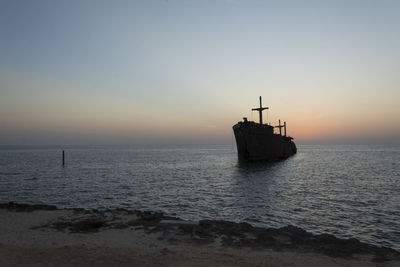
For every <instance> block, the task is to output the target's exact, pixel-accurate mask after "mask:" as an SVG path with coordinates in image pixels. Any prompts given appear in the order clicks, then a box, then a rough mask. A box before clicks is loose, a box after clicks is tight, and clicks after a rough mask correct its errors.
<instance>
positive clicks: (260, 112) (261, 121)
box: [251, 96, 268, 124]
mask: <svg viewBox="0 0 400 267" xmlns="http://www.w3.org/2000/svg"><path fill="white" fill-rule="evenodd" d="M264 109H268V107H264V108H263V106H262V104H261V96H260V107H259V108H253V109H251V110H257V111H258V113H259V114H260V124H263V120H262V111H263V110H264Z"/></svg>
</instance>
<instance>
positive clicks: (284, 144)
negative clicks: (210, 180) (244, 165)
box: [232, 96, 297, 161]
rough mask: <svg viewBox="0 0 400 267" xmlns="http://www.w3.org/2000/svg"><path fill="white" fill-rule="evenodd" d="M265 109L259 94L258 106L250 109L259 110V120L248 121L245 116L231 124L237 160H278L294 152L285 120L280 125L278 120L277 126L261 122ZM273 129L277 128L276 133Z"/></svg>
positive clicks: (293, 145)
mask: <svg viewBox="0 0 400 267" xmlns="http://www.w3.org/2000/svg"><path fill="white" fill-rule="evenodd" d="M265 109H268V107H263V106H262V100H261V96H260V107H259V108H253V109H252V110H253V111H258V112H259V117H260V122H259V123H256V122H254V121H248V120H247V118H246V117H245V118H243V121H240V122H238V123H237V124H235V125H233V127H232V128H233V132H234V134H235V139H236V147H237V152H238V157H239V160H243V161H268V160H280V159H285V158H288V157H290V156H292V155H294V154H296V152H297V148H296V145H295V143H294V142H293V137H290V136H287V135H286V121H285V122H284V123H283V125H281V120H279V124H278V125H277V126H272V125H271V124H263V117H262V112H263V110H265ZM282 128H283V133H282ZM274 129H278V130H277V133H275V132H274Z"/></svg>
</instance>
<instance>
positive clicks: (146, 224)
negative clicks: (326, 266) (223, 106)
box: [0, 202, 400, 263]
mask: <svg viewBox="0 0 400 267" xmlns="http://www.w3.org/2000/svg"><path fill="white" fill-rule="evenodd" d="M1 209H2V210H7V211H9V212H34V211H60V210H68V211H71V212H72V213H71V214H70V215H68V216H59V217H56V218H54V219H52V220H50V221H47V222H46V223H42V224H40V225H34V226H32V227H31V230H43V229H53V230H57V231H60V232H64V233H65V232H66V233H70V234H74V233H80V234H90V233H96V232H101V231H105V230H108V229H126V230H138V229H141V230H143V231H144V232H145V233H147V234H154V233H164V232H165V227H164V226H162V225H160V221H161V220H180V219H179V218H176V217H170V216H165V215H164V214H162V213H158V212H149V211H130V210H125V209H115V210H105V211H99V210H85V209H58V208H57V207H56V206H51V205H41V204H40V205H30V204H19V203H13V202H9V203H3V204H1V203H0V210H1ZM175 234H176V235H178V236H190V235H191V234H192V229H191V228H190V227H184V226H177V227H176V233H175ZM160 236H161V235H160ZM159 239H162V237H160V238H159ZM167 241H168V242H170V243H174V242H177V239H176V238H174V237H171V236H169V237H168V238H167ZM217 241H219V242H220V244H221V245H222V246H223V247H227V248H250V249H256V250H257V249H272V250H275V251H296V252H305V253H308V252H311V253H319V254H323V255H327V256H329V257H338V258H352V257H353V256H354V255H370V256H372V257H370V259H371V261H372V262H375V263H381V262H388V261H400V252H398V251H396V250H394V249H391V248H387V247H378V246H375V245H370V244H366V243H363V242H360V241H358V240H357V239H354V238H350V239H341V238H337V237H335V236H333V235H330V234H320V235H315V234H312V233H309V232H306V231H305V230H303V229H301V228H298V227H295V226H290V225H289V226H286V227H282V228H278V229H275V228H261V227H254V226H252V225H250V224H248V223H235V222H229V221H222V220H202V221H199V225H198V226H196V227H195V229H194V237H193V238H190V239H187V241H185V242H191V243H195V244H196V245H197V244H198V245H200V246H201V245H207V244H212V243H214V242H217Z"/></svg>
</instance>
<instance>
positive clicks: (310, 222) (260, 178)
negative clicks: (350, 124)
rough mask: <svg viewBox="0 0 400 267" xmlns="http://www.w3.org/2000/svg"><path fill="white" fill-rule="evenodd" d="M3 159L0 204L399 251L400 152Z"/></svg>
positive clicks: (308, 149)
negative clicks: (235, 227)
mask: <svg viewBox="0 0 400 267" xmlns="http://www.w3.org/2000/svg"><path fill="white" fill-rule="evenodd" d="M60 157H61V154H60V150H59V149H54V148H51V149H49V148H42V149H40V148H35V149H27V148H26V149H22V148H19V149H2V150H0V201H1V202H5V201H19V202H28V203H37V202H43V203H47V204H54V205H57V206H60V207H85V208H117V207H123V208H128V209H146V210H158V211H163V212H166V213H168V214H171V215H177V216H179V217H182V218H184V219H192V220H198V219H225V220H232V221H246V222H249V223H252V224H254V225H258V226H268V227H281V226H284V225H287V224H292V225H296V226H299V227H302V228H304V229H307V230H310V231H313V232H315V233H323V232H327V233H332V234H335V235H337V236H341V237H357V238H359V239H361V240H364V241H367V242H370V243H374V244H380V245H387V246H391V247H395V248H400V245H399V243H400V234H399V233H398V229H400V204H399V203H400V197H399V194H398V192H400V174H399V170H400V165H399V164H400V149H399V147H397V148H396V147H384V146H299V150H298V153H297V154H296V155H295V156H293V157H291V158H289V159H287V160H283V161H275V162H262V163H243V162H240V163H239V162H238V160H237V155H236V153H235V152H234V151H233V150H232V149H231V147H230V146H197V147H196V146H190V147H162V148H156V147H153V148H148V149H146V148H140V149H138V148H104V147H96V148H79V147H74V148H70V149H66V166H65V167H62V166H61V161H60V160H61V158H60Z"/></svg>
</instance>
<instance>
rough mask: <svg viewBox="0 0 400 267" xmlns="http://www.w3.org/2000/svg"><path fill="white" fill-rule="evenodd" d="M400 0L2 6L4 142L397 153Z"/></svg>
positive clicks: (7, 1) (0, 114)
mask: <svg viewBox="0 0 400 267" xmlns="http://www.w3.org/2000/svg"><path fill="white" fill-rule="evenodd" d="M399 14H400V1H387V0H382V1H368V0H363V1H351V0H346V1H340V0H338V1H330V0H326V1H306V0H303V1H302V0H297V1H286V0H283V1H239V0H237V1H236V0H230V1H228V0H225V1H223V0H214V1H173V0H168V1H161V0H160V1H156V0H154V1H119V0H115V1H101V0H96V1H91V0H79V1H75V0H68V1H66V0H65V1H61V0H48V1H44V0H35V1H31V0H25V1H24V0H0V145H10V144H17V145H26V144H114V143H115V144H119V143H121V144H123V143H126V144H136V143H230V142H231V140H232V136H233V132H232V126H233V125H234V124H235V123H237V122H238V121H240V120H241V119H242V118H243V117H247V118H248V119H249V120H255V121H258V114H257V113H256V112H252V111H251V108H255V107H257V106H258V105H259V100H258V97H259V96H262V97H263V104H264V105H265V106H268V107H269V110H268V112H265V114H264V121H266V122H270V123H271V124H272V125H276V124H277V123H278V119H281V120H282V121H286V122H287V132H288V134H289V135H290V136H293V137H294V140H295V142H317V143H318V142H360V141H362V142H364V141H365V142H398V143H400V105H399V102H400V49H399V48H400V16H399Z"/></svg>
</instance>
